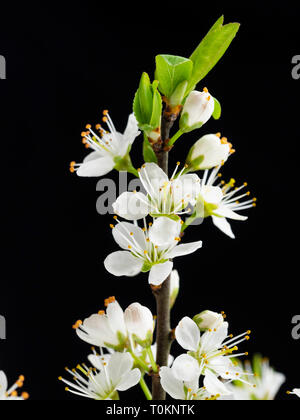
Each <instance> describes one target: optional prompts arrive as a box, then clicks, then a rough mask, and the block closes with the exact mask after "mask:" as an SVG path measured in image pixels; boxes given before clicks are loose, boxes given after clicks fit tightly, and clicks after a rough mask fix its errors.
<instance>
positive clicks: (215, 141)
mask: <svg viewBox="0 0 300 420" xmlns="http://www.w3.org/2000/svg"><path fill="white" fill-rule="evenodd" d="M229 152H230V147H229V145H228V144H222V143H221V141H220V139H219V137H217V136H216V135H215V134H207V135H205V136H203V137H201V139H200V140H198V141H197V142H196V143H195V144H194V146H193V152H192V155H191V158H190V159H191V160H194V159H197V158H198V157H200V156H203V157H204V159H203V161H202V162H201V164H200V165H199V168H198V169H211V168H214V167H216V166H219V165H220V164H221V163H222V162H226V160H227V159H228V156H229Z"/></svg>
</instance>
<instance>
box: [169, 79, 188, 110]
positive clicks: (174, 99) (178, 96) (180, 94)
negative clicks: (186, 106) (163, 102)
mask: <svg viewBox="0 0 300 420" xmlns="http://www.w3.org/2000/svg"><path fill="white" fill-rule="evenodd" d="M188 84H189V82H188V81H187V80H184V81H183V82H181V83H179V85H178V86H177V88H176V89H175V90H174V92H173V93H172V96H171V97H170V99H169V103H170V106H171V107H175V106H177V105H181V104H182V103H183V100H184V98H185V93H186V89H187V87H188Z"/></svg>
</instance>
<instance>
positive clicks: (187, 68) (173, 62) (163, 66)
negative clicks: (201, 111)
mask: <svg viewBox="0 0 300 420" xmlns="http://www.w3.org/2000/svg"><path fill="white" fill-rule="evenodd" d="M192 71H193V62H192V61H191V60H189V59H187V58H184V57H178V56H175V55H158V56H157V57H156V72H155V78H156V79H157V80H158V81H159V90H160V92H161V93H162V94H163V95H165V96H166V97H167V98H170V97H171V95H172V94H173V93H174V91H175V89H176V88H177V86H178V85H179V84H180V83H182V82H184V81H186V80H189V79H190V77H191V75H192Z"/></svg>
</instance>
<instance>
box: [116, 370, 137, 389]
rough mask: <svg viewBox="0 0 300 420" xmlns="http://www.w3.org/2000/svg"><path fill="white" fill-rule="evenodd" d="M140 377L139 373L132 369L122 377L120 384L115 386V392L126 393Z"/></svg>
mask: <svg viewBox="0 0 300 420" xmlns="http://www.w3.org/2000/svg"><path fill="white" fill-rule="evenodd" d="M141 376H142V375H141V371H140V370H139V369H133V370H132V371H130V372H129V373H127V374H126V375H124V376H123V378H122V380H121V382H120V383H119V385H118V386H117V390H118V391H127V389H129V388H132V387H133V386H135V385H137V384H138V383H139V382H140V380H141Z"/></svg>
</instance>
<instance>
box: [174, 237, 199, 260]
mask: <svg viewBox="0 0 300 420" xmlns="http://www.w3.org/2000/svg"><path fill="white" fill-rule="evenodd" d="M200 248H202V241H198V242H190V243H188V244H182V245H177V246H176V247H175V248H174V249H172V251H171V252H169V253H168V254H167V255H168V258H176V257H182V256H184V255H189V254H192V253H193V252H195V251H197V250H198V249H200Z"/></svg>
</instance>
